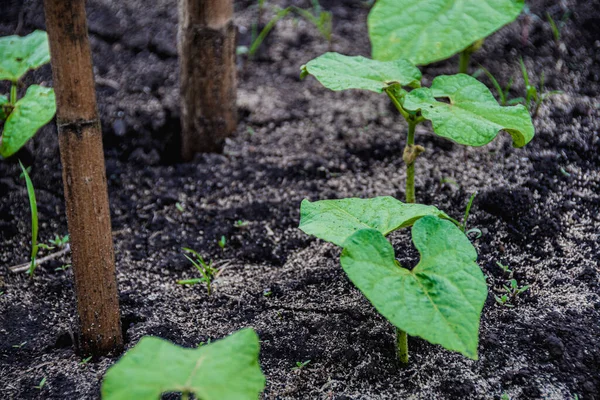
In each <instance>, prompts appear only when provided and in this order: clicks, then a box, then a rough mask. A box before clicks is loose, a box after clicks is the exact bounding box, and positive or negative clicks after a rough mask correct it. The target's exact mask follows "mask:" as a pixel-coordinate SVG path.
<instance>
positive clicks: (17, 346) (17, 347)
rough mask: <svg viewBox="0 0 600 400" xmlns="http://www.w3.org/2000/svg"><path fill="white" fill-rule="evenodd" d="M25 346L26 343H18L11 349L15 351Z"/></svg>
mask: <svg viewBox="0 0 600 400" xmlns="http://www.w3.org/2000/svg"><path fill="white" fill-rule="evenodd" d="M26 344H27V342H22V343H19V344H13V346H12V347H13V348H15V349H20V348H22V347H23V346H25V345H26Z"/></svg>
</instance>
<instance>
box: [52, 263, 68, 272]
mask: <svg viewBox="0 0 600 400" xmlns="http://www.w3.org/2000/svg"><path fill="white" fill-rule="evenodd" d="M69 268H71V264H63V265H61V266H60V267H58V268H55V269H54V270H55V271H63V272H64V271H66V270H68V269H69Z"/></svg>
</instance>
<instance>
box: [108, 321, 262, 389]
mask: <svg viewBox="0 0 600 400" xmlns="http://www.w3.org/2000/svg"><path fill="white" fill-rule="evenodd" d="M259 351H260V344H259V341H258V336H257V335H256V333H255V332H254V330H252V329H242V330H240V331H238V332H236V333H233V334H231V335H230V336H228V337H226V338H224V339H221V340H218V341H216V342H214V343H211V344H207V345H204V346H202V347H199V348H197V349H186V348H183V347H179V346H177V345H174V344H172V343H170V342H168V341H166V340H164V339H160V338H157V337H150V336H146V337H143V338H142V339H141V340H140V341H139V343H138V344H137V345H135V347H133V348H132V349H131V350H129V351H128V352H127V353H126V354H125V355H124V356H123V357H121V359H120V360H119V361H118V362H117V363H116V364H115V365H113V366H112V367H110V368H109V369H108V371H107V372H106V374H105V375H104V379H103V381H102V389H101V392H102V400H130V399H158V398H161V395H162V394H163V393H172V392H179V393H181V398H182V399H184V400H187V399H189V398H190V395H191V394H193V395H194V396H195V398H196V399H202V400H223V399H231V400H233V399H235V400H246V399H248V400H251V399H257V398H258V397H259V395H260V393H261V392H262V391H263V389H264V387H265V377H264V375H263V374H262V372H261V370H260V365H259V363H258V354H259Z"/></svg>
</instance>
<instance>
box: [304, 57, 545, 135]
mask: <svg viewBox="0 0 600 400" xmlns="http://www.w3.org/2000/svg"><path fill="white" fill-rule="evenodd" d="M341 66H344V68H341ZM359 66H363V67H362V68H360V67H359ZM302 71H303V74H305V75H306V74H311V75H314V76H315V78H317V80H318V81H319V82H320V83H321V84H322V85H323V86H325V87H326V88H328V89H331V90H345V89H365V90H370V91H373V92H379V93H381V92H382V91H384V90H386V88H388V87H389V86H390V84H392V83H398V84H399V85H400V86H403V87H413V88H416V89H414V90H412V91H410V92H409V93H408V94H407V95H406V96H405V95H404V93H402V94H401V95H398V91H394V90H386V93H387V94H388V96H390V97H392V100H393V101H394V102H395V103H396V104H397V106H398V107H400V112H402V113H404V114H403V115H417V113H420V116H422V118H423V119H427V120H430V121H431V122H432V123H433V130H434V132H435V133H436V134H438V135H439V136H442V137H445V138H448V139H450V140H453V141H455V142H457V143H460V144H464V145H469V146H482V145H484V144H487V143H489V142H491V141H492V140H493V139H494V138H495V137H496V135H497V134H498V132H499V131H501V130H505V131H506V132H508V133H510V135H511V136H512V137H513V144H514V145H515V146H516V147H522V146H524V145H525V144H527V143H528V142H529V141H530V140H531V139H532V138H533V135H534V127H533V123H532V122H531V117H530V116H529V113H528V112H527V109H526V108H525V107H523V106H522V105H517V106H512V107H502V106H500V105H499V104H498V102H497V101H496V99H495V98H494V95H493V94H492V92H491V91H490V90H489V89H488V88H487V86H485V85H484V84H483V83H481V82H479V81H478V80H477V79H475V78H473V77H471V76H469V75H465V74H457V75H442V76H438V77H436V78H435V79H434V80H433V83H432V85H431V87H430V88H426V87H422V88H421V87H419V86H420V82H419V80H420V78H421V74H420V72H418V69H417V68H416V67H414V66H412V65H411V64H410V63H408V62H407V61H404V60H396V61H388V62H381V61H375V60H369V59H366V58H364V57H361V56H345V55H342V54H337V53H326V54H323V55H321V56H319V57H317V58H316V59H314V60H311V61H310V62H308V63H307V64H306V65H305V66H303V67H302ZM442 100H450V103H447V102H445V101H442Z"/></svg>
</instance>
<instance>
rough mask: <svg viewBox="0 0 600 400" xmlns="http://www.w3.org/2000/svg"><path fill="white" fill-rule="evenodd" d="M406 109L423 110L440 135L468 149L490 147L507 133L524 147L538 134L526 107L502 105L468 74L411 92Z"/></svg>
mask: <svg viewBox="0 0 600 400" xmlns="http://www.w3.org/2000/svg"><path fill="white" fill-rule="evenodd" d="M438 98H443V99H448V100H449V103H448V102H443V101H438V100H437V99H438ZM403 107H404V108H405V109H407V110H410V111H417V110H421V113H422V114H423V117H425V118H426V119H428V120H430V121H431V122H432V124H433V130H434V132H435V133H436V134H437V135H439V136H443V137H445V138H448V139H451V140H453V141H455V142H457V143H460V144H465V145H468V146H483V145H485V144H488V143H489V142H491V141H492V140H493V139H494V138H495V137H496V136H497V134H498V132H499V131H501V130H504V131H506V132H508V133H509V134H510V135H511V136H512V139H513V146H515V147H523V146H525V145H526V144H527V143H529V141H530V140H531V139H533V135H534V133H535V129H534V127H533V123H532V122H531V116H530V115H529V113H528V112H527V109H526V108H525V107H523V106H522V105H518V106H514V107H502V106H500V105H499V104H498V102H497V101H496V99H495V98H494V95H493V94H492V92H490V90H489V89H488V88H487V86H485V85H484V84H483V83H481V82H479V81H478V80H477V79H475V78H473V77H471V76H469V75H465V74H457V75H450V76H445V75H442V76H438V77H436V78H435V79H434V80H433V83H432V84H431V88H420V89H415V90H413V91H411V92H410V93H408V94H407V95H406V97H405V98H404V104H403Z"/></svg>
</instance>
